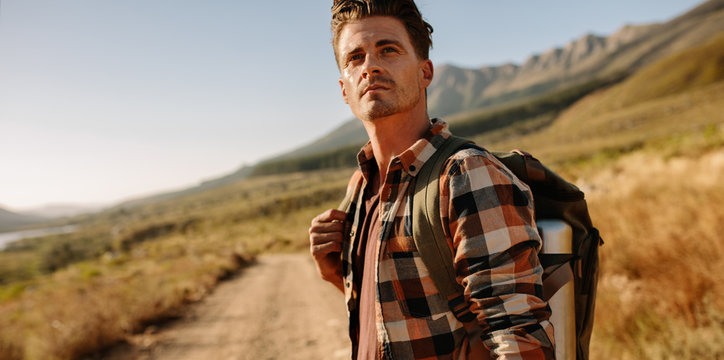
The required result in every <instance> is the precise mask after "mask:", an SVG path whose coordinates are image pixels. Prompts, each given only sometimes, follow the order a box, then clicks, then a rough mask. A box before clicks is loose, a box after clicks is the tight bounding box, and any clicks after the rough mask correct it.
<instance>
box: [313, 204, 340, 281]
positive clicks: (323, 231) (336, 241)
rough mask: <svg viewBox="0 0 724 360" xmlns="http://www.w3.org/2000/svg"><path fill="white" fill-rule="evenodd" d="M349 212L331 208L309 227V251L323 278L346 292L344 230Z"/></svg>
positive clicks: (315, 219) (318, 216) (316, 218)
mask: <svg viewBox="0 0 724 360" xmlns="http://www.w3.org/2000/svg"><path fill="white" fill-rule="evenodd" d="M346 217H347V213H345V212H344V211H341V210H337V209H329V210H327V211H325V212H323V213H321V214H319V215H317V217H315V218H314V219H313V220H312V226H311V227H310V228H309V251H310V252H311V253H312V257H313V258H314V261H315V262H316V263H317V270H318V271H319V274H320V275H321V276H322V279H324V280H326V281H329V282H331V283H332V284H334V286H336V287H337V288H338V289H339V290H340V291H343V292H344V285H343V282H342V259H341V257H340V253H341V252H342V239H343V238H344V237H343V235H342V231H344V220H345V218H346Z"/></svg>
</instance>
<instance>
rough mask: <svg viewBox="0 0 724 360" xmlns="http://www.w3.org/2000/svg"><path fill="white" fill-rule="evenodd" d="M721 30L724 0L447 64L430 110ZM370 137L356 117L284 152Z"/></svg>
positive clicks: (618, 66) (575, 76)
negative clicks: (486, 62)
mask: <svg viewBox="0 0 724 360" xmlns="http://www.w3.org/2000/svg"><path fill="white" fill-rule="evenodd" d="M720 31H724V0H714V1H706V2H704V3H702V4H701V5H699V6H697V7H696V8H694V9H692V10H691V11H689V12H687V13H685V14H683V15H681V16H678V17H676V18H674V19H672V20H670V21H668V22H666V23H662V24H651V25H640V26H632V25H627V26H624V27H622V28H621V29H620V30H618V31H617V32H616V33H614V34H612V35H610V36H607V37H602V36H596V35H593V34H586V35H584V36H582V37H581V38H579V39H577V40H575V41H573V42H571V43H569V44H567V45H566V46H564V47H562V48H554V49H550V50H548V51H545V52H544V53H542V54H538V55H534V56H531V57H530V58H529V59H528V60H526V61H525V62H524V63H523V64H522V65H516V64H504V65H499V66H486V67H482V68H479V69H465V68H460V67H456V66H453V65H441V66H438V67H437V68H436V71H435V78H434V80H433V82H432V84H431V85H430V88H429V89H428V108H429V112H430V115H431V116H433V117H441V116H449V115H453V114H457V113H461V112H468V111H471V110H475V109H481V108H485V107H491V106H495V105H500V104H504V103H510V102H513V101H520V100H523V99H530V98H533V97H536V96H540V95H542V94H545V93H548V92H551V91H554V90H562V89H565V88H568V87H575V86H578V85H581V84H585V83H590V82H592V81H595V80H606V79H610V78H616V77H620V76H621V75H622V74H630V73H633V72H635V71H636V70H638V69H640V68H642V67H644V66H646V65H649V64H651V63H653V62H655V61H658V60H660V59H662V58H665V57H667V56H670V55H671V54H674V53H677V52H679V51H682V50H685V49H687V48H691V47H695V46H699V45H701V44H703V43H704V42H706V41H707V40H708V39H710V38H711V37H712V36H713V35H714V34H716V33H718V32H720ZM471 46H474V44H473V45H471ZM366 140H367V135H366V133H365V132H364V129H363V128H362V125H361V124H360V123H359V121H358V120H356V119H352V120H349V121H347V122H345V123H344V124H343V125H341V126H340V127H339V128H337V129H336V130H334V131H332V132H331V133H329V134H326V135H324V136H322V137H321V138H319V139H317V140H315V141H313V142H311V143H310V144H309V145H306V146H302V147H300V148H298V149H296V150H294V151H291V152H290V153H288V154H285V155H282V156H280V157H279V158H284V159H289V158H294V157H296V156H302V155H310V154H314V153H319V152H324V151H329V150H333V149H335V148H338V147H340V146H344V145H350V144H361V143H363V142H365V141H366ZM272 160H274V159H272Z"/></svg>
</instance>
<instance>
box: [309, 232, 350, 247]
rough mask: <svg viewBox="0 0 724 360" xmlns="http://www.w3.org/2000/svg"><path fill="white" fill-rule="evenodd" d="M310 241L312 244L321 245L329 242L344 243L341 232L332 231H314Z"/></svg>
mask: <svg viewBox="0 0 724 360" xmlns="http://www.w3.org/2000/svg"><path fill="white" fill-rule="evenodd" d="M309 240H310V241H309V242H310V243H311V244H312V245H319V244H324V243H328V242H335V243H342V233H341V232H330V233H313V234H312V235H311V236H310V237H309Z"/></svg>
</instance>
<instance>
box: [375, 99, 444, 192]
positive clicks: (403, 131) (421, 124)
mask: <svg viewBox="0 0 724 360" xmlns="http://www.w3.org/2000/svg"><path fill="white" fill-rule="evenodd" d="M362 123H363V124H364V127H365V129H366V130H367V135H368V136H369V138H370V143H371V145H372V152H373V153H374V155H375V160H376V162H377V168H378V169H379V172H378V174H379V176H380V181H381V182H384V179H385V176H386V175H387V170H388V166H389V164H390V161H391V160H392V158H394V157H395V156H397V155H399V154H401V153H402V152H403V151H405V150H407V149H408V148H409V147H410V146H412V144H414V143H415V142H416V141H417V140H419V139H420V138H422V137H423V136H424V134H425V132H426V131H427V129H428V128H429V126H430V119H429V117H428V116H427V113H426V112H423V113H421V114H395V115H392V116H389V117H386V118H380V119H375V120H372V121H363V122H362Z"/></svg>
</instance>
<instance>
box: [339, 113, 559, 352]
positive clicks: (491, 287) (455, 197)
mask: <svg viewBox="0 0 724 360" xmlns="http://www.w3.org/2000/svg"><path fill="white" fill-rule="evenodd" d="M448 136H450V132H449V131H448V130H447V124H446V123H445V122H443V121H441V120H433V124H432V126H431V128H430V129H429V131H428V133H427V134H426V135H425V137H423V138H422V139H420V140H418V141H417V142H416V143H415V144H414V145H413V146H412V147H410V148H409V149H407V150H406V151H405V152H403V153H402V154H400V155H399V156H397V157H395V158H393V159H392V161H391V163H390V166H389V170H388V173H387V178H386V179H383V180H384V186H383V187H382V189H381V190H380V200H379V201H380V205H379V208H378V210H379V211H380V214H379V216H380V226H381V229H380V239H378V240H379V241H378V244H377V261H376V266H377V271H376V276H375V280H376V281H375V282H376V285H377V296H376V298H377V301H376V303H375V314H376V323H377V336H378V344H380V346H381V348H380V352H381V354H382V355H383V357H384V358H385V359H398V360H399V359H468V358H469V356H468V354H467V352H468V351H469V340H468V339H467V334H468V333H467V331H466V330H465V328H464V327H463V322H461V321H460V320H458V318H456V317H455V315H454V314H453V312H452V311H451V310H450V306H449V305H448V301H447V299H443V297H442V296H441V295H440V294H439V293H438V290H437V288H436V287H435V284H434V283H433V281H432V279H431V278H430V277H429V272H428V270H427V268H426V267H425V264H423V263H422V259H421V258H420V255H419V253H418V252H417V249H416V247H415V243H414V241H413V240H412V220H411V214H412V210H413V209H412V196H413V192H414V180H415V176H416V175H417V172H418V171H419V170H420V168H422V165H423V164H424V163H425V161H427V160H428V159H429V158H430V157H431V156H432V154H433V153H434V152H435V151H436V150H437V149H438V148H439V147H440V146H441V144H442V143H443V141H444V140H445V139H446V138H447V137H448ZM358 161H359V165H360V169H359V170H357V171H356V172H355V174H354V175H353V176H352V178H351V180H350V183H349V186H348V189H347V191H348V192H349V191H352V192H353V193H352V194H353V196H352V204H351V208H350V210H349V212H348V214H347V221H346V225H347V229H346V230H347V231H346V234H349V238H346V239H345V242H344V246H343V251H342V260H343V261H342V264H343V265H342V266H343V274H344V275H343V276H344V285H345V298H346V301H347V308H348V312H349V315H350V321H351V324H350V337H351V339H352V343H353V352H352V353H353V354H356V352H357V349H356V347H357V333H356V331H357V328H358V327H357V323H356V321H357V319H358V316H357V315H358V308H359V285H360V284H355V283H354V281H353V279H354V275H353V266H352V264H351V261H352V259H353V258H354V257H353V256H354V254H353V251H354V244H353V242H354V241H355V239H356V236H355V234H356V233H357V232H358V231H359V230H361V224H362V221H361V220H362V219H361V217H363V216H364V214H361V213H363V212H364V211H363V210H362V211H361V207H363V206H360V205H361V204H362V198H363V194H362V193H363V189H365V187H366V184H367V182H368V181H369V180H370V179H369V175H370V167H371V166H376V165H375V164H374V163H375V160H374V157H373V155H372V149H371V146H370V144H367V145H366V146H365V147H363V148H362V150H361V151H360V153H359V155H358ZM440 215H441V218H442V221H443V224H444V225H445V233H446V236H447V240H448V244H449V245H450V247H451V249H452V252H453V254H454V260H453V263H454V265H455V269H456V272H457V279H458V282H460V284H462V285H463V287H464V288H465V293H464V299H465V301H466V303H467V305H468V308H469V311H471V312H472V314H473V315H474V316H475V317H473V318H472V319H475V318H477V322H478V324H479V325H480V327H481V328H482V330H483V336H482V337H483V342H484V344H485V347H486V348H487V350H489V351H490V355H491V357H493V358H498V359H545V358H551V357H552V355H551V354H552V352H553V345H552V341H551V340H549V339H553V328H552V326H551V324H550V322H549V321H548V318H549V316H550V309H549V308H548V305H547V304H546V302H545V301H543V300H542V299H541V298H542V285H541V275H542V273H543V270H542V268H541V266H540V264H539V262H538V257H537V253H538V250H539V247H540V244H541V242H540V237H539V235H538V232H537V229H536V225H535V220H534V218H533V198H532V194H531V193H530V190H529V188H528V186H527V185H525V184H524V183H522V182H521V181H520V180H518V179H517V178H516V177H515V176H514V175H513V174H512V173H511V172H510V171H509V170H508V169H507V168H505V167H504V166H503V165H502V164H501V163H500V162H498V161H497V160H496V159H495V158H494V157H493V156H492V155H491V154H490V153H488V152H487V151H481V150H480V149H476V148H470V149H464V150H460V151H458V152H457V153H456V154H454V155H453V156H451V157H450V159H449V160H448V161H447V162H446V163H445V166H444V167H443V172H442V175H441V178H440ZM468 314H470V313H468ZM353 356H354V355H353Z"/></svg>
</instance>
